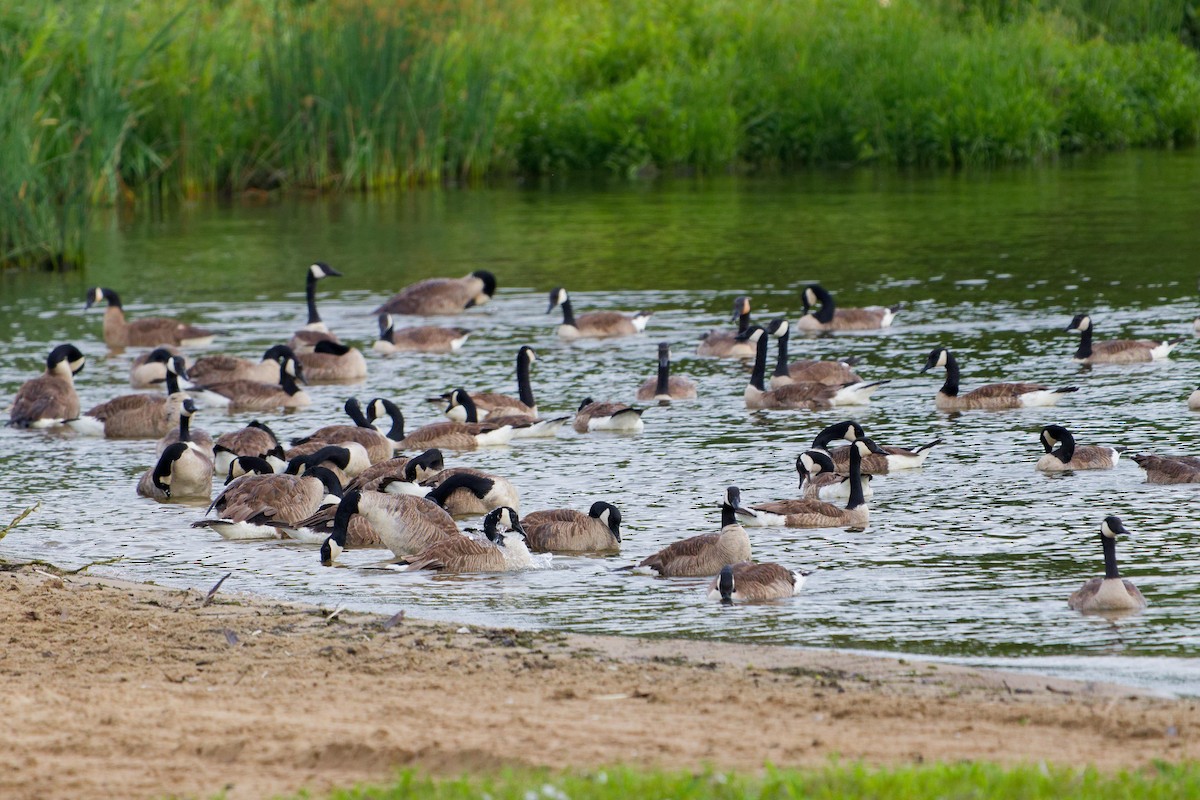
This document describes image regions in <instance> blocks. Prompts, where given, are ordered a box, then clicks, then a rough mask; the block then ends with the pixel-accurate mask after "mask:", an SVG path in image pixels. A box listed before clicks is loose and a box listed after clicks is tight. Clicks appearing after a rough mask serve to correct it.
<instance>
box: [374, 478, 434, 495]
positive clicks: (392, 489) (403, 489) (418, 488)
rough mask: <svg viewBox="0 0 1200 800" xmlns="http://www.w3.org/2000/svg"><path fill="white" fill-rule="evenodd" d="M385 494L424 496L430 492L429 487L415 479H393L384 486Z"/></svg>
mask: <svg viewBox="0 0 1200 800" xmlns="http://www.w3.org/2000/svg"><path fill="white" fill-rule="evenodd" d="M383 492H384V494H404V495H410V496H412V497H424V496H425V495H427V494H429V487H428V486H422V485H421V484H419V483H415V482H413V481H392V482H391V483H389V484H388V485H387V486H385V487H383Z"/></svg>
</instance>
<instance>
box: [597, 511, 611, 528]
mask: <svg viewBox="0 0 1200 800" xmlns="http://www.w3.org/2000/svg"><path fill="white" fill-rule="evenodd" d="M608 516H609V513H608V509H607V508H606V509H604V510H603V511H601V512H600V517H599V519H600V521H601V522H603V523H604V524H605V525H608Z"/></svg>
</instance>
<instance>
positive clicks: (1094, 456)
mask: <svg viewBox="0 0 1200 800" xmlns="http://www.w3.org/2000/svg"><path fill="white" fill-rule="evenodd" d="M1038 439H1039V440H1040V441H1041V443H1042V448H1043V449H1044V450H1045V451H1046V452H1045V454H1044V455H1043V456H1042V457H1041V458H1039V459H1038V462H1037V468H1038V469H1040V470H1042V471H1043V472H1064V471H1066V470H1079V469H1112V468H1113V467H1115V466H1116V465H1117V460H1118V459H1119V458H1120V457H1121V453H1124V452H1125V448H1124V447H1098V446H1096V445H1077V444H1075V437H1074V436H1073V435H1072V434H1071V432H1070V431H1069V430H1067V429H1066V428H1064V427H1063V426H1062V425H1047V426H1046V427H1044V428H1042V433H1041V435H1040V436H1039V437H1038ZM1055 445H1058V446H1057V447H1055Z"/></svg>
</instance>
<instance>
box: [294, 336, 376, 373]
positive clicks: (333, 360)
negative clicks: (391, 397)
mask: <svg viewBox="0 0 1200 800" xmlns="http://www.w3.org/2000/svg"><path fill="white" fill-rule="evenodd" d="M296 358H297V360H299V362H300V366H301V367H302V368H303V372H304V380H305V381H306V382H308V383H358V382H359V381H362V380H363V379H364V378H366V377H367V360H366V359H365V358H363V354H362V351H360V350H359V349H358V348H357V347H350V346H349V345H345V344H342V343H341V342H334V341H330V340H322V341H319V342H317V343H316V344H315V345H313V348H312V350H311V351H307V352H305V351H301V352H300V353H299V354H297V356H296Z"/></svg>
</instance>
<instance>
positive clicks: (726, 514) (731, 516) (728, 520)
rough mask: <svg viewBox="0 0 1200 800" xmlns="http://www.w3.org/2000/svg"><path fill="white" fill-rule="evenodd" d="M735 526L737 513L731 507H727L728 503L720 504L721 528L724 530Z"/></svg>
mask: <svg viewBox="0 0 1200 800" xmlns="http://www.w3.org/2000/svg"><path fill="white" fill-rule="evenodd" d="M737 524H738V518H737V512H736V511H734V509H733V506H731V505H729V504H728V503H722V504H721V527H722V528H725V527H728V526H729V525H737Z"/></svg>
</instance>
